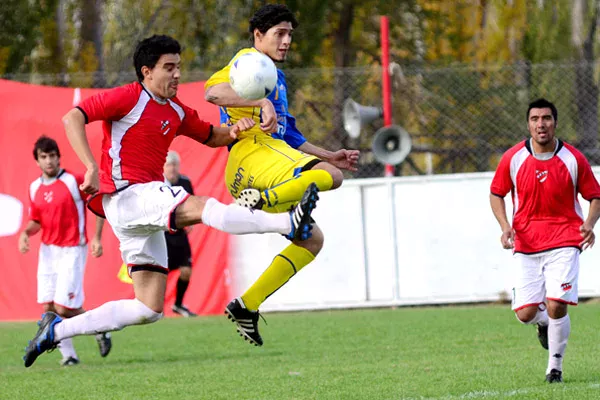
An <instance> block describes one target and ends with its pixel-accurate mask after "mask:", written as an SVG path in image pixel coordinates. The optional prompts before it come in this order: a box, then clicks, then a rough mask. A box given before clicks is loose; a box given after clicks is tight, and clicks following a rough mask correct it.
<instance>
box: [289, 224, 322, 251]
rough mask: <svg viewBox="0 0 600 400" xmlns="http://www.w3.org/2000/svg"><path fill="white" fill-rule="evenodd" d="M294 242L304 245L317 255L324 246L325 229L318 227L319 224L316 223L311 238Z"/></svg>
mask: <svg viewBox="0 0 600 400" xmlns="http://www.w3.org/2000/svg"><path fill="white" fill-rule="evenodd" d="M294 243H295V244H296V245H298V246H300V247H304V248H305V249H306V250H308V251H310V252H311V253H312V254H313V255H314V256H315V257H316V256H317V254H319V252H320V251H321V249H322V248H323V244H324V243H325V236H324V235H323V231H322V230H321V229H320V228H319V227H318V225H317V224H314V225H313V229H312V236H311V237H310V239H308V240H304V241H294Z"/></svg>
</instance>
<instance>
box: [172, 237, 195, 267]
mask: <svg viewBox="0 0 600 400" xmlns="http://www.w3.org/2000/svg"><path fill="white" fill-rule="evenodd" d="M167 255H168V257H169V271H174V270H176V269H179V267H191V266H192V249H191V247H190V242H189V241H188V240H187V238H186V240H185V241H184V243H182V244H181V245H176V246H175V245H169V244H167Z"/></svg>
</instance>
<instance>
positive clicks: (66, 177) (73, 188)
mask: <svg viewBox="0 0 600 400" xmlns="http://www.w3.org/2000/svg"><path fill="white" fill-rule="evenodd" d="M58 179H59V180H60V181H61V182H63V183H64V184H65V186H66V187H67V188H68V189H69V192H70V193H71V196H72V197H73V202H75V208H76V209H77V217H78V221H79V223H78V227H77V228H78V229H79V245H80V246H83V245H84V244H85V206H84V204H83V199H82V198H81V193H80V192H79V185H78V184H77V180H76V179H75V177H74V176H73V175H71V174H70V173H68V172H65V173H63V174H62V175H61V176H60V177H59V178H58Z"/></svg>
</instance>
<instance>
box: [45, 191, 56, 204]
mask: <svg viewBox="0 0 600 400" xmlns="http://www.w3.org/2000/svg"><path fill="white" fill-rule="evenodd" d="M53 198H54V193H53V192H52V190H51V191H49V192H44V201H46V203H52V199H53Z"/></svg>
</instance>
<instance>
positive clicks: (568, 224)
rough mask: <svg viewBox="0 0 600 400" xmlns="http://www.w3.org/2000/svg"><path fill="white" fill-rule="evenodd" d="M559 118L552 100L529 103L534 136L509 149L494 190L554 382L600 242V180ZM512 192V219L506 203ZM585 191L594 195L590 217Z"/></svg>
mask: <svg viewBox="0 0 600 400" xmlns="http://www.w3.org/2000/svg"><path fill="white" fill-rule="evenodd" d="M557 121H558V112H557V110H556V107H555V106H554V104H552V103H550V102H549V101H547V100H545V99H539V100H536V101H534V102H532V103H531V104H530V105H529V108H528V109H527V126H528V129H529V133H530V134H531V138H530V139H527V140H525V141H523V142H521V143H519V144H517V145H516V146H514V147H512V148H511V149H509V150H508V151H507V152H506V153H504V155H503V157H502V159H501V161H500V164H499V165H498V169H497V170H496V174H495V176H494V179H493V181H492V185H491V195H490V204H491V207H492V211H493V213H494V216H495V217H496V219H497V220H498V222H499V223H500V228H501V229H502V236H501V237H500V241H501V243H502V246H503V247H504V248H505V249H514V254H515V258H516V259H517V260H518V261H519V264H520V268H519V274H518V276H517V279H516V284H515V287H514V288H513V303H512V308H513V310H514V311H515V313H516V315H517V318H518V319H519V321H521V322H522V323H524V324H537V327H538V338H539V340H540V343H541V344H542V346H543V347H544V348H545V349H547V350H549V352H548V368H547V370H546V381H548V382H549V383H554V382H562V369H563V368H562V366H563V358H564V354H565V349H566V347H567V341H568V339H569V334H570V332H571V322H570V319H569V315H568V314H567V305H568V304H572V305H577V283H578V278H579V253H580V252H581V251H582V250H585V249H586V248H588V247H592V246H593V245H594V242H595V235H594V231H593V228H594V225H595V224H596V221H597V220H598V217H599V216H600V200H599V199H600V186H599V185H598V182H597V181H596V178H595V177H594V174H593V173H592V169H591V167H590V164H589V163H588V161H587V159H586V158H585V156H584V155H583V154H582V153H581V152H579V151H578V150H577V149H575V148H574V147H573V146H571V145H569V144H567V143H565V142H563V141H562V140H560V139H557V138H556V137H555V129H556V126H557ZM509 192H510V193H511V194H512V199H513V210H514V211H513V224H512V227H511V225H510V222H509V221H508V218H507V216H506V208H505V203H504V196H506V195H507V194H508V193H509ZM578 193H580V194H581V196H582V197H583V198H584V199H586V200H588V201H589V202H590V210H589V213H588V216H587V218H586V219H585V220H584V217H583V212H582V210H581V206H580V205H579V202H578V200H577V194H578Z"/></svg>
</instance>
